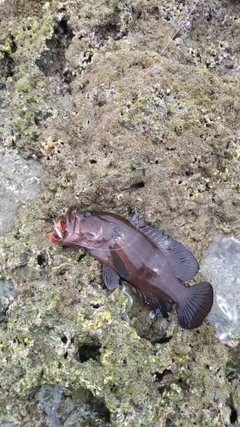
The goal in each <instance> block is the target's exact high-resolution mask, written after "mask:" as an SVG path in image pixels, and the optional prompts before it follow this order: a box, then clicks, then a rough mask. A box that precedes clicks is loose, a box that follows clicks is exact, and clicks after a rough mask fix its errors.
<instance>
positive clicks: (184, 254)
mask: <svg viewBox="0 0 240 427" xmlns="http://www.w3.org/2000/svg"><path fill="white" fill-rule="evenodd" d="M54 231H55V235H50V237H51V239H52V240H53V241H54V242H56V243H59V244H60V245H62V246H82V247H84V248H87V249H88V250H89V252H90V254H91V255H92V256H93V257H94V258H96V259H97V260H98V261H100V262H101V263H103V281H104V283H105V285H106V287H107V288H108V289H109V290H113V289H114V288H115V287H116V286H117V285H118V284H119V279H120V278H122V279H124V280H127V281H128V282H129V283H131V284H132V285H133V286H134V287H135V288H136V290H137V293H138V295H139V297H140V300H141V301H142V302H143V303H144V304H146V305H148V307H149V308H150V309H152V310H154V311H155V313H156V315H158V316H163V317H168V312H169V311H170V310H171V308H172V303H175V304H176V308H177V314H178V319H179V323H180V325H181V326H182V328H184V329H194V328H197V327H198V326H200V325H201V324H202V322H203V320H204V319H205V317H206V316H207V314H208V313H209V311H210V310H211V307H212V303H213V288H212V285H211V284H210V283H208V282H201V283H198V284H196V285H193V286H191V287H189V286H186V285H184V284H183V283H182V282H183V281H186V280H190V279H192V277H193V276H194V275H195V274H196V273H197V272H198V269H199V266H198V263H197V261H196V259H195V257H194V256H193V254H192V253H191V252H190V251H189V250H188V249H187V248H186V247H185V246H184V245H183V244H182V243H180V242H178V241H177V240H174V239H171V238H170V237H169V236H167V235H166V234H164V233H163V232H162V231H160V230H158V229H157V228H156V227H155V226H153V225H151V224H148V223H146V222H145V221H144V220H143V219H140V220H139V219H138V217H137V216H136V215H132V216H130V217H129V218H128V220H126V219H124V218H122V217H120V216H119V215H116V214H113V213H107V212H93V213H92V212H84V213H77V212H69V213H68V214H67V216H66V218H63V219H60V220H59V221H58V223H57V224H56V225H55V226H54Z"/></svg>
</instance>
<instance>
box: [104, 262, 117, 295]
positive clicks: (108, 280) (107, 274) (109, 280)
mask: <svg viewBox="0 0 240 427" xmlns="http://www.w3.org/2000/svg"><path fill="white" fill-rule="evenodd" d="M102 279H103V282H104V285H105V286H106V288H107V289H108V290H109V291H113V289H115V288H116V286H118V285H119V280H120V277H119V274H118V273H116V271H114V270H112V268H110V267H108V266H107V265H105V264H104V265H103V272H102Z"/></svg>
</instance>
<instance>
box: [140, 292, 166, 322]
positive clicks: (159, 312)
mask: <svg viewBox="0 0 240 427" xmlns="http://www.w3.org/2000/svg"><path fill="white" fill-rule="evenodd" d="M137 293H138V296H139V299H140V301H141V302H142V304H143V305H147V306H148V307H149V308H150V310H153V311H154V312H155V314H156V316H158V317H165V318H168V312H169V311H171V309H172V301H171V300H170V299H169V298H168V297H166V296H165V295H161V296H156V295H153V294H151V293H150V292H145V291H144V292H143V291H140V290H137Z"/></svg>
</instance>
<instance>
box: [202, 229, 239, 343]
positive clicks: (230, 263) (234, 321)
mask: <svg viewBox="0 0 240 427" xmlns="http://www.w3.org/2000/svg"><path fill="white" fill-rule="evenodd" d="M201 272H202V274H203V276H204V277H205V279H207V280H209V281H211V283H212V284H213V287H214V303H213V307H212V310H211V312H210V313H209V316H208V317H209V319H210V320H211V322H212V323H213V324H214V326H215V327H216V336H217V337H218V338H219V339H220V340H222V341H223V342H226V343H227V342H229V340H234V339H240V320H239V318H240V241H239V240H238V239H236V238H235V237H234V236H233V235H225V236H222V237H221V238H220V239H219V240H217V241H215V242H214V243H213V244H212V245H211V246H210V247H209V249H208V251H207V253H206V255H205V256H204V258H203V260H202V263H201Z"/></svg>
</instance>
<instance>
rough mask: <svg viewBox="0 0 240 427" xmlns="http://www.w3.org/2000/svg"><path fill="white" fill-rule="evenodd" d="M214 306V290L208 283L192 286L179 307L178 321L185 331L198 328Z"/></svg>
mask: <svg viewBox="0 0 240 427" xmlns="http://www.w3.org/2000/svg"><path fill="white" fill-rule="evenodd" d="M212 304H213V288H212V285H211V284H210V283H208V282H200V283H197V285H194V286H191V287H189V288H188V291H187V292H186V298H185V299H184V301H183V302H182V303H180V304H179V307H177V314H178V320H179V323H180V325H181V327H182V328H183V329H194V328H198V326H200V325H201V324H202V322H203V320H204V319H205V317H206V316H207V315H208V313H209V311H210V310H211V308H212Z"/></svg>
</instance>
